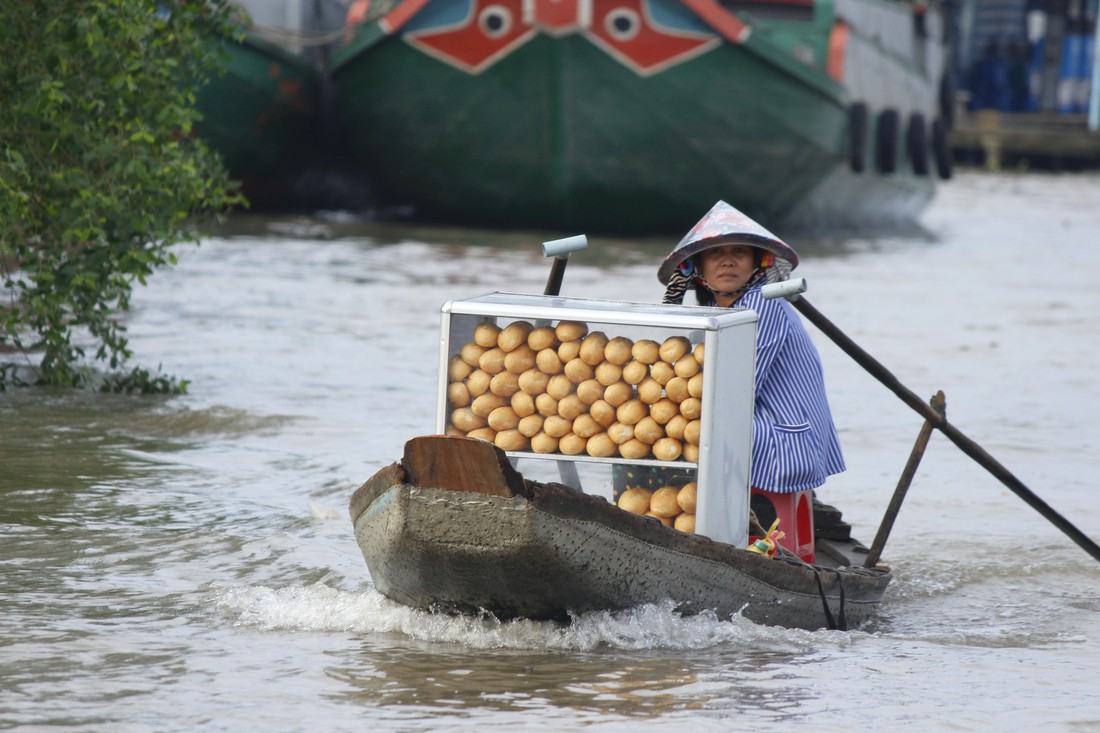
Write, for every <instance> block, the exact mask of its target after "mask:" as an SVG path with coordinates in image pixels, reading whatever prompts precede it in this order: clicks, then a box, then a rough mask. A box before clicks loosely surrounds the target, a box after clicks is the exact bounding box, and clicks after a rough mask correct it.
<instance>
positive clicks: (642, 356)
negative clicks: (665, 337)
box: [630, 339, 661, 364]
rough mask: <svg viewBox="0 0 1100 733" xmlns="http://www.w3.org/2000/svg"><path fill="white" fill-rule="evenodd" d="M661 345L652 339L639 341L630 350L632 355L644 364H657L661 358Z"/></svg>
mask: <svg viewBox="0 0 1100 733" xmlns="http://www.w3.org/2000/svg"><path fill="white" fill-rule="evenodd" d="M660 349H661V345H660V344H658V343H657V342H656V341H654V340H652V339H639V340H638V341H635V342H634V346H633V347H631V349H630V355H631V356H633V357H634V358H635V359H637V360H638V361H640V362H641V363H643V364H655V363H657V360H658V359H660V358H661V353H660Z"/></svg>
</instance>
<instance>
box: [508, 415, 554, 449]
mask: <svg viewBox="0 0 1100 733" xmlns="http://www.w3.org/2000/svg"><path fill="white" fill-rule="evenodd" d="M543 420H545V418H544V417H543V416H542V415H528V416H527V417H525V418H522V419H521V420H520V421H519V425H517V426H516V430H518V431H519V432H520V433H522V434H523V435H526V436H527V437H528V438H534V437H535V436H536V435H538V434H539V433H541V432H542V421H543ZM556 449H557V446H555V450H556Z"/></svg>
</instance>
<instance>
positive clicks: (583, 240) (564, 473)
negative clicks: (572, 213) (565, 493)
mask: <svg viewBox="0 0 1100 733" xmlns="http://www.w3.org/2000/svg"><path fill="white" fill-rule="evenodd" d="M587 246H588V237H586V236H585V235H583V234H578V235H576V236H573V237H565V238H564V239H553V240H551V241H549V242H543V243H542V254H543V256H545V257H553V258H554V264H553V265H552V266H551V267H550V277H549V278H547V280H546V289H545V290H544V291H543V295H558V294H560V293H561V283H562V278H563V277H564V275H565V266H566V265H567V264H569V254H570V253H571V252H577V251H580V250H582V249H585V248H586V247H587ZM558 475H559V476H560V477H561V482H562V483H563V484H565V485H566V486H571V487H572V488H574V489H578V490H580V489H581V477H580V475H579V474H578V473H577V464H575V463H573V461H558Z"/></svg>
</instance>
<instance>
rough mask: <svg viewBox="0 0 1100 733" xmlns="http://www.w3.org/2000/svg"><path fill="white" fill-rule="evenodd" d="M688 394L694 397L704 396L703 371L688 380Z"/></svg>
mask: <svg viewBox="0 0 1100 733" xmlns="http://www.w3.org/2000/svg"><path fill="white" fill-rule="evenodd" d="M688 394H689V395H691V396H692V397H699V398H702V396H703V373H702V372H699V373H698V374H696V375H695V376H694V377H692V378H691V379H689V380H688Z"/></svg>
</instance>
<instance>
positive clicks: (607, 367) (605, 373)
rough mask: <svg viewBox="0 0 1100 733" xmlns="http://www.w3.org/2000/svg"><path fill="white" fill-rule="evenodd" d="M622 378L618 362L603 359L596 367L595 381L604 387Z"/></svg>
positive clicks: (621, 369)
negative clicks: (613, 362)
mask: <svg viewBox="0 0 1100 733" xmlns="http://www.w3.org/2000/svg"><path fill="white" fill-rule="evenodd" d="M622 378H623V368H622V367H621V366H619V365H618V364H612V363H611V362H609V361H605V362H604V363H602V364H600V365H599V366H597V367H596V381H597V382H599V383H600V384H602V385H603V386H605V387H606V386H607V385H609V384H615V382H618V381H619V380H620V379H622Z"/></svg>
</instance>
